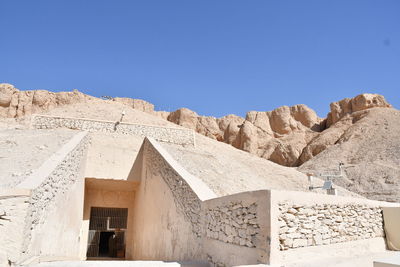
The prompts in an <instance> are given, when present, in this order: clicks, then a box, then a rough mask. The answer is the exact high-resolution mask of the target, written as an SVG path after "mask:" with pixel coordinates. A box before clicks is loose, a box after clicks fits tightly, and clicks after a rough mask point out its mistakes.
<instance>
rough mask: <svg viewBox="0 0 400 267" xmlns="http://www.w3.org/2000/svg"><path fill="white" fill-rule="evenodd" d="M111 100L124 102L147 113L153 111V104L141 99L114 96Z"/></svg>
mask: <svg viewBox="0 0 400 267" xmlns="http://www.w3.org/2000/svg"><path fill="white" fill-rule="evenodd" d="M112 100H113V101H116V102H120V103H122V104H125V105H127V106H129V107H131V108H134V109H137V110H141V111H143V112H147V113H152V112H154V105H153V104H151V103H149V102H147V101H144V100H142V99H133V98H129V97H114V98H113V99H112Z"/></svg>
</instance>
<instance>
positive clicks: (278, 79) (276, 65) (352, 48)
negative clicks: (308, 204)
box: [0, 0, 400, 117]
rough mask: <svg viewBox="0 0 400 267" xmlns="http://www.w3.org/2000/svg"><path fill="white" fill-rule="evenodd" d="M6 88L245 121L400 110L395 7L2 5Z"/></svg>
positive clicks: (146, 1)
mask: <svg viewBox="0 0 400 267" xmlns="http://www.w3.org/2000/svg"><path fill="white" fill-rule="evenodd" d="M0 10H1V15H0V34H1V40H0V62H1V63H0V82H8V83H12V84H14V85H15V86H16V87H17V88H20V89H22V90H27V89H47V90H53V91H65V90H71V89H73V88H77V89H79V90H80V91H83V92H84V93H87V94H91V95H95V96H101V95H110V96H126V97H133V98H141V99H145V100H147V101H150V102H152V103H154V104H155V105H156V109H158V110H175V109H177V108H180V107H188V108H190V109H193V110H195V111H197V112H198V113H199V114H202V115H213V116H217V117H219V116H223V115H226V114H230V113H235V114H238V115H243V116H244V115H245V112H246V111H249V110H259V111H264V110H272V109H274V108H276V107H278V106H281V105H294V104H300V103H303V104H306V105H308V106H310V107H311V108H313V109H314V110H316V111H317V113H318V114H319V115H320V116H325V115H326V113H327V112H328V110H329V103H330V102H332V101H337V100H340V99H342V98H345V97H353V96H355V95H357V94H359V93H362V92H371V93H380V94H383V95H384V96H385V97H386V98H387V100H388V101H389V102H390V103H392V104H393V105H394V106H395V107H396V108H399V107H400V1H398V0H376V1H369V0H359V1H357V0H354V1H353V0H343V1H342V0H335V1H330V0H315V1H308V0H305V1H298V0H293V1H284V0H282V1H281V0H276V1H268V0H242V1H237V0H226V1H225V0H210V1H208V0H181V1H176V0H159V1H153V0H142V1H122V0H117V1H115V0H114V1H112V0H109V1H102V0H96V1H94V0H93V1H89V0H85V1H83V0H80V1H72V0H68V1H61V0H57V1H54V0H49V1H43V0H35V1H31V0H30V1H5V0H3V1H1V2H0Z"/></svg>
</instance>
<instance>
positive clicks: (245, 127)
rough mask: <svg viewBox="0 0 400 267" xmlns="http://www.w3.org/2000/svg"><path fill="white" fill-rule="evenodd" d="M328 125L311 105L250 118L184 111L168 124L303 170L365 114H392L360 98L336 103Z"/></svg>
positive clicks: (375, 99)
mask: <svg viewBox="0 0 400 267" xmlns="http://www.w3.org/2000/svg"><path fill="white" fill-rule="evenodd" d="M330 107H331V110H330V112H329V114H328V116H327V119H323V118H319V117H318V116H317V114H316V113H315V112H314V111H313V110H312V109H310V108H309V107H307V106H306V105H295V106H292V107H288V106H282V107H279V108H277V109H275V110H273V111H266V112H260V111H250V112H248V113H247V115H246V118H242V117H239V116H236V115H228V116H225V117H222V118H214V117H204V116H199V115H198V114H197V113H196V112H194V111H192V110H190V109H187V108H182V109H178V110H176V111H174V112H171V113H169V114H168V116H167V119H168V120H169V121H171V122H174V123H176V124H178V125H181V126H183V127H187V128H190V129H193V130H195V131H196V132H198V133H201V134H203V135H205V136H208V137H210V138H213V139H216V140H219V141H222V142H225V143H228V144H231V145H232V146H234V147H236V148H239V149H242V150H244V151H247V152H250V153H252V154H256V155H258V156H260V157H262V158H266V159H269V160H271V161H273V162H275V163H278V164H281V165H285V166H299V165H301V164H302V163H304V162H306V161H307V160H309V159H311V158H313V157H314V156H316V155H318V154H319V153H321V152H322V151H324V150H325V149H327V148H328V147H330V146H332V145H334V144H335V143H336V142H337V140H338V139H339V138H340V137H341V135H342V134H343V133H344V131H345V130H346V129H347V128H348V127H350V126H351V125H352V124H353V123H356V122H357V120H358V117H359V116H361V115H360V114H358V113H359V112H360V111H363V110H367V109H371V108H376V107H384V108H390V107H391V105H390V104H388V103H387V102H386V100H385V98H384V97H383V96H381V95H377V94H361V95H358V96H356V97H354V98H346V99H343V100H341V101H338V102H334V103H331V105H330Z"/></svg>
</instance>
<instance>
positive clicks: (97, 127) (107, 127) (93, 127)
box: [32, 115, 195, 146]
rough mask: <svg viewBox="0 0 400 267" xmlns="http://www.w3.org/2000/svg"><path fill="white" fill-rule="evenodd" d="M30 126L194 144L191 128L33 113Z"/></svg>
mask: <svg viewBox="0 0 400 267" xmlns="http://www.w3.org/2000/svg"><path fill="white" fill-rule="evenodd" d="M32 126H33V128H36V129H54V128H69V129H74V130H82V131H88V132H104V133H119V134H125V135H138V136H142V137H146V136H147V137H151V138H154V139H155V140H157V141H160V142H166V143H174V144H179V145H189V146H194V145H195V137H194V132H193V130H190V129H184V128H173V127H163V126H156V125H145V124H134V123H125V122H112V121H101V120H91V119H82V118H66V117H52V116H45V115H35V116H34V117H33V118H32Z"/></svg>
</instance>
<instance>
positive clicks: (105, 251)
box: [99, 232, 115, 257]
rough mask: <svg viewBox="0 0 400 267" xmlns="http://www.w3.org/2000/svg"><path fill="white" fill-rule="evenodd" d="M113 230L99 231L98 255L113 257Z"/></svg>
mask: <svg viewBox="0 0 400 267" xmlns="http://www.w3.org/2000/svg"><path fill="white" fill-rule="evenodd" d="M114 236H115V233H114V232H100V242H99V257H115V255H114V254H115V253H114V251H115V245H114V244H113V243H114Z"/></svg>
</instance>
